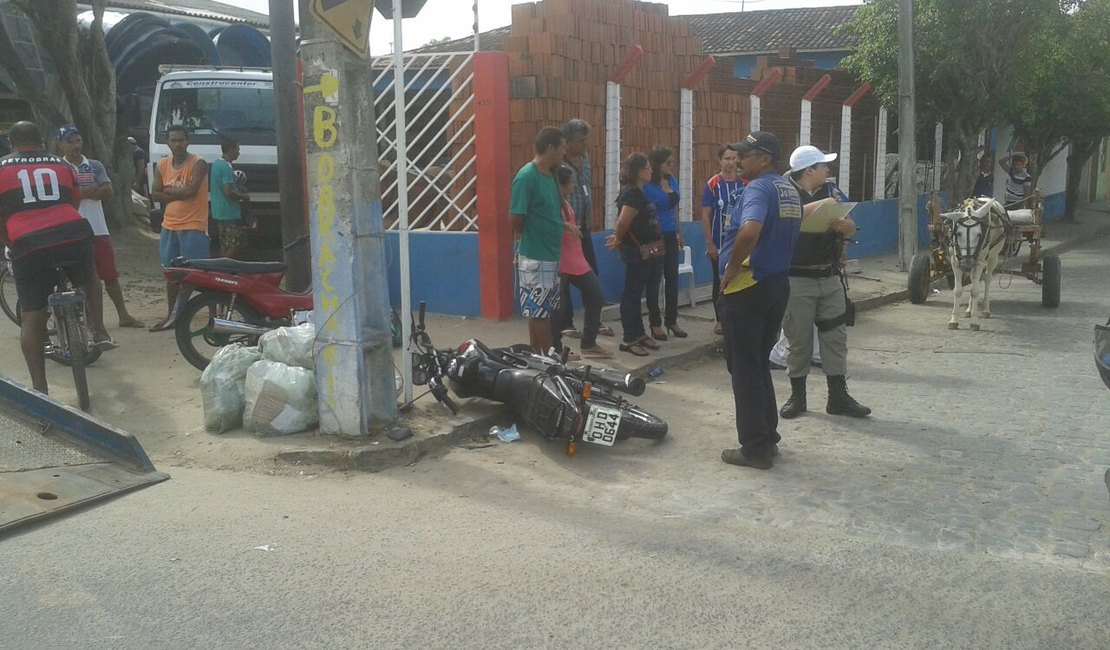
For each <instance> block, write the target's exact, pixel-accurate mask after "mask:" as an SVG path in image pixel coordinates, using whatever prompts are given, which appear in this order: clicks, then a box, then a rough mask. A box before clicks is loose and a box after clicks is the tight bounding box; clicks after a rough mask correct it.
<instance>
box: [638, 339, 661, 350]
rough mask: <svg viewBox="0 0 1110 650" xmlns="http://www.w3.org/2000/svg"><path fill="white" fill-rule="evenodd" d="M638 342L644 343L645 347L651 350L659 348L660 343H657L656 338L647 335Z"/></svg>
mask: <svg viewBox="0 0 1110 650" xmlns="http://www.w3.org/2000/svg"><path fill="white" fill-rule="evenodd" d="M637 343H639V344H640V345H642V346H643V347H645V348H647V349H649V350H658V349H659V344H658V343H656V342H655V340H654V339H652V338H651V337H650V336H645V337H644V338H642V339H640V340H639V341H637Z"/></svg>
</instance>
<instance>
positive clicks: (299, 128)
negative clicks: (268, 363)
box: [270, 0, 312, 291]
mask: <svg viewBox="0 0 1110 650" xmlns="http://www.w3.org/2000/svg"><path fill="white" fill-rule="evenodd" d="M295 1H296V0H270V59H271V65H272V66H273V71H274V111H275V115H274V122H275V127H276V128H277V158H278V191H279V196H280V199H281V239H282V242H283V251H282V253H283V258H284V259H285V264H286V265H287V266H288V267H289V270H288V271H286V273H285V288H286V289H288V290H290V291H304V290H305V289H307V288H308V287H309V286H311V284H312V258H311V255H310V250H309V243H308V232H307V230H306V228H305V215H304V207H305V193H304V159H303V158H302V151H301V137H300V136H301V133H303V129H304V125H302V124H301V99H300V93H299V92H297V33H296V26H295V25H294V23H293V3H294V2H295ZM302 15H304V14H302Z"/></svg>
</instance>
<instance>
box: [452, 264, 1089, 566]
mask: <svg viewBox="0 0 1110 650" xmlns="http://www.w3.org/2000/svg"><path fill="white" fill-rule="evenodd" d="M1106 264H1107V262H1106V258H1105V253H1104V252H1103V250H1102V248H1101V244H1095V245H1091V246H1089V247H1088V248H1084V249H1081V250H1076V251H1073V252H1071V253H1067V254H1065V255H1064V256H1063V269H1064V280H1063V287H1064V289H1063V296H1064V297H1063V301H1062V304H1061V306H1060V307H1059V308H1058V309H1056V310H1050V309H1046V308H1044V307H1042V306H1041V303H1040V287H1039V286H1037V285H1035V284H1033V283H1032V282H1030V281H1029V280H1027V279H1025V278H1022V277H1014V278H1013V280H1012V283H1011V281H1010V278H1009V276H1004V277H1003V278H1002V281H1001V284H1002V287H1003V288H999V286H998V280H997V279H996V284H995V286H994V290H993V291H992V296H993V300H992V311H993V313H994V318H992V319H990V320H985V321H983V331H980V332H972V331H970V330H969V329H968V328H967V325H966V323H962V328H961V329H959V330H957V331H950V330H948V329H947V326H946V323H947V319H948V314H949V311H950V309H951V305H952V303H951V293H950V292H948V291H944V292H941V294H940V295H938V296H934V297H933V298H931V299H930V300H929V301H928V302H927V303H926V304H924V305H911V304H909V303H904V304H898V305H892V306H889V307H885V308H881V309H878V310H874V311H870V312H867V313H865V314H863V315H862V317H861V318H860V319H859V324H858V325H857V326H856V327H854V328H852V329H851V330H850V348H851V352H850V355H849V367H850V375H851V376H850V379H849V388H850V390H851V392H852V394H853V395H854V396H855V397H856V398H857V399H859V400H860V401H861V402H862V403H864V404H867V405H869V406H871V407H872V408H873V409H874V411H875V413H874V415H873V416H872V417H871V418H870V419H868V420H864V421H856V420H851V419H848V418H845V417H834V416H830V415H826V414H825V413H824V400H825V396H826V390H825V386H824V383H825V382H824V376H823V374H821V372H820V370H819V369H816V368H815V369H814V373H813V374H811V375H810V380H809V407H810V410H809V412H808V413H806V414H805V415H803V416H802V417H800V418H798V419H796V420H793V421H783V422H781V423H780V433H781V434H782V436H783V442H782V443H781V445H780V447H781V450H782V455H781V456H780V457H779V458H778V459H777V460H776V463H775V468H774V469H773V470H771V471H768V472H760V471H755V470H750V469H746V468H736V467H731V466H728V465H724V464H722V463H721V462H720V461H719V460H718V458H717V457H718V454H719V452H720V449H721V448H723V447H727V446H734V445H735V432H734V429H733V425H732V414H733V409H732V403H731V389H730V387H729V386H728V384H727V381H728V376H727V374H726V373H725V370H724V364H723V362H720V363H718V362H715V361H713V360H707V361H705V362H700V363H695V364H689V365H687V366H685V367H682V368H678V369H675V370H671V371H668V372H667V374H666V375H665V376H664V377H663V378H662V379H663V380H664V381H660V382H657V383H656V384H654V385H653V386H651V387H650V388H649V390H648V392H647V394H646V395H645V396H644V397H643V398H640V399H639V400H638V401H640V402H641V403H642V404H643V405H645V406H647V407H649V408H650V409H651V410H653V411H655V412H657V413H659V414H660V415H662V416H663V417H665V418H666V419H667V421H668V422H669V423H670V425H671V435H670V436H669V437H668V439H667V441H666V442H665V443H664V444H661V445H659V446H657V447H652V446H650V445H645V444H643V443H642V442H640V441H632V442H630V443H626V444H625V445H623V446H620V445H619V446H617V447H616V448H614V449H611V450H593V449H590V450H588V452H587V453H582V452H581V451H580V453H579V457H578V458H576V459H574V460H573V461H569V462H567V463H564V464H563V465H564V469H565V470H566V471H567V472H572V473H573V474H575V475H576V477H575V480H576V481H585V482H586V484H585V485H584V486H583V488H584V489H585V490H586V491H588V492H589V493H591V494H594V495H596V496H595V497H594V502H595V504H596V505H599V506H605V507H616V508H626V507H638V508H644V509H647V510H650V511H652V512H654V513H656V514H658V515H659V516H662V517H666V518H681V519H688V520H690V521H691V522H705V521H707V520H709V521H730V522H733V523H738V524H742V523H745V522H748V523H755V524H758V525H763V526H773V527H781V528H784V529H796V530H799V531H808V532H816V533H831V534H833V535H843V536H852V537H860V538H866V539H869V540H876V541H884V542H893V543H897V544H903V545H921V546H926V547H931V548H941V549H957V550H963V551H971V552H976V553H988V554H990V555H992V556H1000V557H1007V556H1013V557H1017V556H1026V557H1029V556H1030V555H1032V556H1037V557H1040V558H1042V559H1050V560H1053V561H1062V562H1068V563H1077V562H1078V563H1082V564H1084V565H1087V566H1089V567H1090V568H1093V569H1097V570H1099V571H1105V570H1106V569H1108V568H1110V543H1108V531H1110V527H1108V525H1107V524H1108V521H1110V500H1108V494H1107V488H1106V486H1105V484H1104V482H1103V473H1104V472H1105V471H1106V468H1107V466H1110V435H1108V433H1107V432H1110V395H1107V394H1106V390H1105V388H1104V387H1103V385H1102V383H1101V382H1100V381H1099V378H1098V375H1097V373H1096V371H1095V369H1094V367H1093V362H1092V347H1091V341H1092V338H1093V334H1092V332H1093V325H1094V324H1095V323H1096V322H1104V321H1105V319H1106V316H1107V312H1108V306H1110V301H1108V300H1107V298H1106V297H1107V290H1106V287H1105V283H1104V278H1105V277H1106V271H1107V268H1106ZM776 390H777V391H778V399H779V403H780V404H781V403H782V401H783V400H784V399H785V397H786V395H787V394H788V392H789V384H788V382H787V381H786V378H785V376H784V375H783V373H782V372H781V371H779V372H777V373H776ZM536 444H541V443H536ZM555 446H556V445H550V446H549V447H548V448H545V449H544V452H545V453H547V454H549V455H551V454H558V452H557V450H555V449H554V447H555ZM528 447H529V446H525V447H521V446H512V447H502V448H499V449H495V450H491V451H490V453H488V454H487V453H485V452H482V454H483V455H481V456H480V458H481V459H482V460H479V457H475V458H473V459H471V460H467V461H466V462H468V463H471V462H474V463H483V464H484V462H483V461H484V460H485V459H489V458H491V457H495V458H497V460H498V461H499V462H503V463H505V464H504V465H498V466H497V467H498V469H499V470H500V471H503V472H506V471H512V470H511V469H509V468H512V467H513V466H514V465H518V463H519V462H522V461H524V460H526V459H527V456H528V455H531V454H534V453H535V450H534V449H532V450H529V449H528ZM460 457H462V455H461V454H453V455H452V457H451V458H449V459H445V461H446V462H451V461H453V460H456V459H457V458H460ZM510 459H512V460H510ZM514 461H516V462H514ZM543 464H544V463H543V462H542V461H541V462H537V461H535V460H532V462H531V463H528V465H529V467H528V468H527V472H529V473H530V474H532V475H534V474H536V472H537V471H539V472H543V473H546V474H555V475H557V474H559V473H560V470H558V469H556V468H551V467H548V468H547V469H546V470H544V469H542V467H543ZM487 469H488V467H487ZM533 478H535V479H536V480H539V481H550V480H553V478H554V477H552V476H547V477H544V476H540V477H535V476H529V477H527V478H524V477H515V478H513V479H512V480H514V481H516V480H525V481H530V480H532V479H533ZM595 482H596V484H592V483H595Z"/></svg>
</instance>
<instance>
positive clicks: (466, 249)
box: [386, 193, 1064, 316]
mask: <svg viewBox="0 0 1110 650" xmlns="http://www.w3.org/2000/svg"><path fill="white" fill-rule="evenodd" d="M925 201H926V196H925V195H921V196H919V197H918V201H917V224H918V243H919V245H920V246H921V247H922V248H925V247H927V246H928V245H929V241H930V239H929V217H928V213H927V212H926V211H925ZM942 202H947V198H946V196H943V195H942ZM1063 214H1064V194H1063V193H1058V194H1053V195H1051V196H1048V197H1046V198H1045V220H1046V221H1056V220H1058V219H1060V218H1061V217H1062V216H1063ZM852 218H853V219H854V220H855V222H856V225H857V226H858V228H859V230H858V231H857V233H856V236H855V238H854V239H855V240H856V242H857V243H854V244H852V245H851V246H849V247H848V257H852V258H865V257H875V256H877V255H887V254H890V253H896V252H897V251H898V200H897V199H885V200H882V201H865V202H862V203H860V204H859V205H858V206H856V209H855V210H853V211H852ZM611 232H612V231H603V232H595V233H593V235H592V236H593V240H594V250H595V251H596V253H597V266H598V275H599V276H600V280H601V287H602V289H603V290H604V292H605V300H606V302H607V303H618V302H620V296H621V291H622V290H623V289H624V263H623V262H621V261H620V256H619V255H618V254H617V252H616V251H611V250H609V249H607V248H605V238H606V237H608V236H609V234H610V233H611ZM682 233H683V236H684V237H685V238H686V244H687V245H688V246H689V247H690V252H691V254H692V257H693V264H694V279H695V280H696V282H697V284H698V286H702V285H707V284H709V283H711V282H712V281H713V275H712V273H713V272H712V269H711V268H710V265H709V264H710V262H709V258H708V257H706V256H705V235H704V233H703V232H702V227H701V222H686V223H683V224H682ZM409 242H410V245H411V253H410V255H411V257H410V260H411V261H410V265H409V266H410V271H411V274H412V285H411V286H412V301H413V304H414V305H415V304H416V303H418V302H419V301H421V300H426V301H427V302H428V309H429V310H430V311H432V312H435V313H438V314H452V315H456V316H480V315H481V300H480V297H481V289H480V280H479V276H478V234H477V233H472V232H466V233H460V232H450V233H427V232H421V233H411V234H409ZM386 244H387V248H386V250H387V254H388V255H389V258H388V260H387V263H388V273H389V294H390V297H391V298H392V303H393V306H394V307H398V308H399V307H400V304H401V280H400V262H399V259H400V258H399V252H398V235H397V233H396V232H390V233H387V235H386ZM571 293H572V295H573V296H574V301H575V308H579V307H581V304H580V303H579V298H578V292H577V291H572V292H571Z"/></svg>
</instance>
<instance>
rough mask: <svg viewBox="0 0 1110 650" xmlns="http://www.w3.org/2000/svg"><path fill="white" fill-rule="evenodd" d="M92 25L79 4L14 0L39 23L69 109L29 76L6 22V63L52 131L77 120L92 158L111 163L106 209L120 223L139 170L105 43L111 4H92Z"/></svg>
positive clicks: (1, 32) (1, 50) (0, 47)
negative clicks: (84, 25)
mask: <svg viewBox="0 0 1110 650" xmlns="http://www.w3.org/2000/svg"><path fill="white" fill-rule="evenodd" d="M90 4H91V5H92V10H93V21H92V25H91V26H90V28H89V29H88V30H87V31H83V30H81V28H80V27H79V26H78V24H77V2H76V0H54V1H52V2H42V0H11V2H10V6H12V7H14V8H16V9H17V10H18V11H20V12H22V13H23V14H24V15H25V16H27V18H28V19H30V21H31V24H32V25H34V28H35V32H36V36H37V38H38V42H39V43H40V44H41V46H42V48H43V49H44V50H45V51H46V53H47V54H48V55H49V56H50V58H51V59H53V61H54V66H55V68H56V69H57V71H58V76H59V79H60V82H61V88H62V92H63V94H64V95H65V106H64V107H59V106H57V105H56V104H55V101H56V100H54V101H52V100H51V98H49V97H47V96H46V93H45V92H44V89H43V87H42V85H41V82H40V81H39V80H36V79H34V78H32V77H31V75H29V74H27V72H26V70H25V69H23V65H22V61H21V59H20V57H19V56H18V53H17V52H16V51H15V48H14V46H13V45H12V41H11V38H10V36H9V35H8V34H7V32H6V31H5V29H4V26H3V23H0V65H2V66H3V67H4V70H5V71H6V72H7V73H8V75H9V76H10V77H11V78H12V80H13V81H14V82H15V84H16V89H17V90H18V91H19V93H20V94H21V95H22V96H23V98H24V99H26V100H27V101H28V103H30V104H31V106H32V110H33V111H34V113H35V116H36V119H38V120H39V121H46V122H47V123H44V124H40V126H41V127H43V130H44V131H45V132H47V133H49V132H50V130H51V129H52V128H57V127H59V126H62V124H64V123H66V122H72V123H73V124H76V125H77V128H78V129H80V130H81V135H82V136H83V138H84V140H85V150H86V152H87V155H88V156H89V157H92V158H97V159H99V160H102V161H104V162H106V163H108V164H107V165H106V166H107V167H108V168H109V169H110V170H111V177H112V184H113V186H114V187H115V188H116V192H115V200H114V201H112V202H106V203H105V211H106V213H107V214H108V217H109V218H110V219H111V220H112V221H113V222H114V223H115V224H117V225H118V224H122V223H128V222H127V221H125V220H124V219H123V217H124V215H127V214H128V212H129V210H130V204H131V191H130V188H131V180H132V177H133V175H134V166H133V163H132V157H131V148H130V146H129V145H128V143H127V131H126V127H125V125H124V124H123V123H122V122H117V120H116V78H115V71H114V70H113V68H112V64H111V62H110V61H109V60H108V50H107V47H106V46H105V43H104V29H103V22H104V8H105V4H106V0H90Z"/></svg>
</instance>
